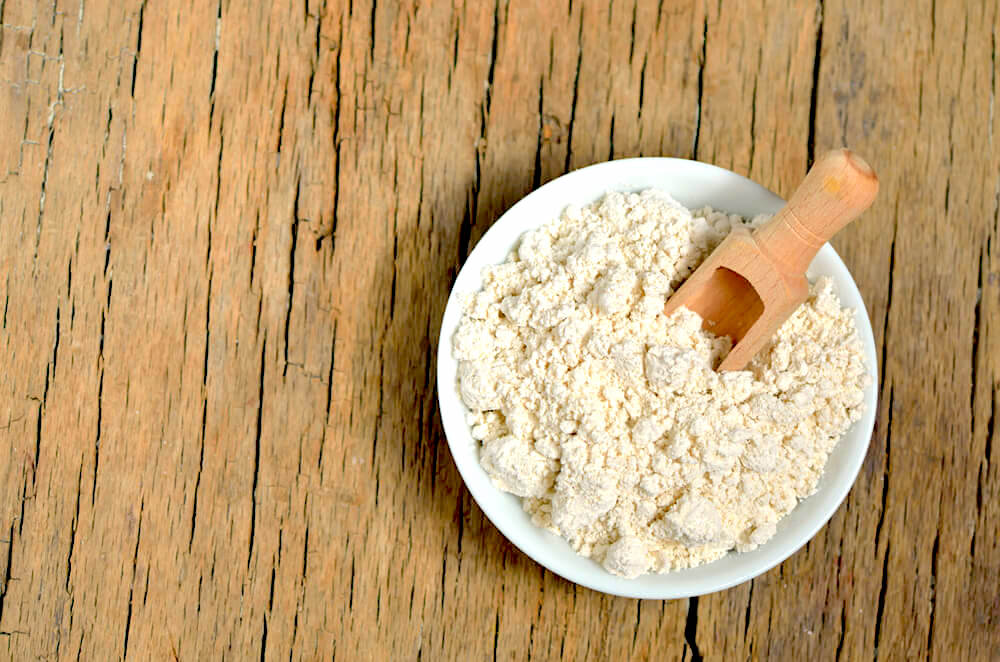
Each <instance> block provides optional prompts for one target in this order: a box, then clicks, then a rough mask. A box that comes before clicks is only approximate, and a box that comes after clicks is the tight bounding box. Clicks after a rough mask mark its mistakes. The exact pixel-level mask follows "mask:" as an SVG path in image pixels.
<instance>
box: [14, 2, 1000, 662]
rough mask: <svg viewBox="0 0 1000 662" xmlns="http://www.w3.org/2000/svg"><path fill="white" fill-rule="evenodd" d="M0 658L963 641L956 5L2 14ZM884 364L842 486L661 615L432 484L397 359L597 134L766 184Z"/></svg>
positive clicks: (428, 400) (687, 655) (224, 5)
mask: <svg viewBox="0 0 1000 662" xmlns="http://www.w3.org/2000/svg"><path fill="white" fill-rule="evenodd" d="M0 23H2V28H0V74H2V86H0V87H2V93H0V117H2V118H3V122H2V123H0V287H2V299H3V303H2V306H3V313H2V331H0V347H2V352H3V353H2V356H3V358H4V361H5V366H4V370H3V372H2V374H0V658H2V659H12V660H32V659H67V658H69V659H83V660H112V659H118V658H127V659H134V660H146V659H180V660H202V659H233V660H243V659H266V660H272V659H286V658H289V659H292V660H313V659H332V658H336V659H338V660H355V659H376V660H385V659H393V660H395V659H425V660H442V659H469V660H482V659H500V660H508V659H517V660H521V659H528V658H532V659H540V660H541V659H567V660H570V659H584V658H586V657H593V658H594V659H627V658H629V657H637V658H638V657H645V656H651V655H656V656H657V657H658V658H659V659H686V660H690V659H700V658H704V659H713V660H715V659H744V658H747V659H797V660H812V659H842V660H859V659H872V658H874V657H878V658H880V659H885V660H893V659H904V658H906V659H913V658H917V659H922V658H925V657H926V658H930V659H936V660H952V659H977V660H986V659H990V658H992V659H997V656H998V655H1000V541H998V536H1000V475H998V466H1000V444H997V443H995V441H996V440H995V435H996V430H995V417H994V408H995V407H996V406H997V405H998V402H997V392H996V391H997V383H998V378H1000V326H998V324H1000V255H998V253H997V245H998V244H997V242H998V241H1000V237H998V216H997V210H998V202H1000V197H998V190H1000V144H998V138H997V134H998V132H1000V119H998V116H997V113H996V112H995V109H994V104H995V92H996V86H997V66H998V55H997V28H998V26H1000V18H998V16H997V7H996V4H995V3H991V2H968V3H961V2H933V0H922V1H918V2H916V3H914V2H909V1H905V2H904V1H903V0H890V1H888V2H885V3H873V2H862V1H861V0H825V1H823V2H818V3H817V2H801V3H799V2H775V1H774V0H771V1H770V2H765V1H763V0H760V1H757V2H745V3H744V2H740V3H735V2H734V3H729V2H725V3H715V2H707V3H706V2H699V1H693V2H667V3H662V2H660V3H658V2H654V1H647V0H633V1H628V0H625V1H622V2H619V1H617V0H612V2H610V3H609V2H600V3H597V2H583V1H581V0H577V1H575V2H569V0H563V1H557V2H546V3H537V4H535V3H528V2H509V3H508V2H499V3H498V4H496V5H494V4H484V3H480V2H464V3H454V4H453V3H448V2H433V3H432V2H422V3H390V2H384V3H383V2H379V3H378V4H377V5H373V4H372V3H371V2H369V1H364V0H356V1H354V2H336V1H328V2H324V1H320V0H309V1H308V2H303V1H302V0H297V1H294V2H292V1H289V2H274V3H271V2H237V1H233V0H224V1H221V0H220V2H208V1H206V2H201V1H198V2H194V1H189V2H186V3H185V2H180V1H179V0H175V1H166V0H154V1H150V2H148V3H147V2H144V1H141V0H57V1H55V2H51V1H42V0H39V1H38V2H37V3H33V2H31V1H30V0H0ZM841 144H846V145H849V146H851V147H853V148H854V149H856V150H858V151H859V152H860V153H861V154H863V155H865V156H866V157H867V158H869V159H870V161H871V162H872V163H873V165H874V166H875V167H876V169H877V170H878V172H879V174H880V176H881V182H882V193H881V196H880V198H879V200H878V201H877V202H876V204H875V207H874V208H873V210H872V211H871V212H870V213H869V214H868V215H867V216H866V217H865V219H864V220H863V221H862V222H860V223H857V224H854V225H853V226H852V227H850V228H848V229H847V230H846V231H845V232H844V233H843V234H842V235H841V236H839V237H838V238H837V239H836V241H835V244H836V246H837V248H838V249H839V250H840V251H841V252H842V254H843V256H844V257H845V260H846V261H847V262H848V265H849V266H850V267H851V269H852V270H853V272H854V274H855V277H856V279H857V280H858V283H859V285H860V287H861V289H862V292H863V294H864V296H865V300H866V301H867V302H868V308H869V313H870V314H871V317H872V321H873V324H874V327H875V329H876V336H877V342H878V343H879V345H880V361H881V369H882V374H883V381H882V385H881V389H880V398H879V399H880V411H879V422H878V426H877V430H876V433H875V436H874V438H873V440H872V446H871V451H870V453H869V456H868V458H867V460H866V462H865V464H864V467H863V469H862V472H861V475H860V477H859V480H858V482H857V484H856V485H855V487H854V489H853V490H852V492H851V494H850V497H849V498H848V500H847V502H846V505H845V506H843V507H842V508H841V509H840V510H839V511H838V512H837V514H836V515H835V517H834V518H833V520H832V521H831V522H830V524H829V525H828V526H826V527H825V528H824V529H822V531H821V532H820V533H819V534H818V536H817V537H816V538H815V539H814V540H813V541H812V542H811V543H809V545H808V546H807V547H806V548H805V549H803V550H802V551H800V552H799V553H797V554H796V555H794V556H793V557H792V558H790V559H789V560H788V561H786V562H785V563H784V564H782V565H781V566H779V567H778V568H776V569H774V570H772V571H771V572H769V573H767V574H765V575H763V576H762V577H760V578H758V579H756V580H754V581H753V582H751V583H747V584H744V585H742V586H739V587H736V588H734V589H731V590H729V591H725V592H722V593H719V594H715V595H711V596H707V597H703V598H701V599H695V600H690V601H674V602H655V601H644V602H640V601H636V600H626V599H620V598H612V597H608V596H604V595H600V594H597V593H594V592H591V591H589V590H586V589H582V588H577V587H575V586H573V585H571V584H569V583H568V582H566V581H563V580H562V579H559V578H558V577H555V576H553V575H552V574H550V573H548V572H546V571H544V570H542V569H541V567H540V566H538V565H536V564H535V563H534V562H532V561H531V560H529V559H528V558H526V557H525V556H524V555H523V554H521V553H520V552H519V551H518V550H516V549H515V548H513V547H512V546H511V545H510V544H509V543H507V542H506V541H505V539H504V538H503V537H502V536H501V535H500V534H499V533H498V532H497V531H496V530H495V529H494V528H493V527H492V525H490V524H489V522H487V521H486V520H485V518H484V517H483V515H482V513H481V512H480V511H479V510H478V508H477V507H476V506H475V504H474V503H473V502H472V500H471V498H470V497H469V495H468V493H467V492H466V491H465V489H464V488H463V486H462V484H461V480H460V478H459V476H458V473H457V471H456V470H455V468H454V465H453V464H452V461H451V458H450V456H449V454H448V450H447V446H446V443H445V440H444V438H443V433H442V430H441V426H440V422H439V419H438V415H437V411H436V400H435V388H436V386H437V385H436V384H435V379H434V370H433V361H434V358H435V351H436V349H435V344H436V338H437V333H438V329H439V322H440V316H441V313H442V310H443V306H444V302H445V298H446V295H447V292H448V289H449V287H450V284H451V281H452V279H453V277H454V275H455V273H456V271H457V269H458V267H459V265H460V264H461V262H462V260H463V258H464V256H465V255H466V254H467V253H468V250H469V247H470V246H471V245H474V243H475V241H476V240H477V239H478V237H480V236H481V235H482V233H483V232H484V231H485V229H486V228H488V227H489V225H490V224H491V223H492V222H493V221H494V220H495V219H496V218H497V217H498V215H499V214H500V213H501V212H502V211H503V210H504V209H505V208H506V207H508V206H509V205H510V204H512V203H513V202H514V201H515V200H517V199H518V198H519V197H521V196H522V195H524V194H525V193H527V192H528V191H530V190H532V189H533V188H534V187H536V186H538V185H539V184H541V183H543V182H545V181H547V180H549V179H551V178H553V177H556V176H558V175H560V174H562V173H563V172H565V171H567V170H569V169H573V168H577V167H580V166H583V165H586V164H589V163H593V162H597V161H602V160H606V159H608V158H617V157H625V156H634V155H674V156H683V157H696V158H699V159H702V160H706V161H710V162H713V163H717V164H719V165H722V166H724V167H728V168H732V169H734V170H736V171H738V172H740V173H745V174H747V175H749V176H750V177H752V178H754V179H756V180H758V181H760V182H762V183H763V184H764V185H766V186H768V187H770V188H772V189H774V190H776V191H778V192H781V193H784V194H787V193H788V192H790V191H791V189H792V188H793V187H794V185H795V184H796V183H797V182H798V180H799V179H800V178H801V176H802V175H803V174H804V172H805V171H806V167H807V165H808V163H809V162H810V160H811V159H812V157H813V155H814V154H817V153H820V152H821V151H822V150H824V149H827V148H829V147H834V146H838V145H841Z"/></svg>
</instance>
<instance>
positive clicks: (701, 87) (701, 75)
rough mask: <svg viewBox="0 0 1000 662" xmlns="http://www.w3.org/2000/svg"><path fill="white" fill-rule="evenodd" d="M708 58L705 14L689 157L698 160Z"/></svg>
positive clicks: (706, 17) (706, 18) (706, 19)
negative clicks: (692, 137) (696, 100)
mask: <svg viewBox="0 0 1000 662" xmlns="http://www.w3.org/2000/svg"><path fill="white" fill-rule="evenodd" d="M707 59H708V14H706V15H705V20H704V24H703V25H702V31H701V54H700V55H699V56H698V102H697V104H696V105H695V111H694V144H693V145H692V146H691V159H692V160H693V161H697V160H698V141H699V140H700V138H701V115H702V102H703V101H704V98H705V63H706V61H707Z"/></svg>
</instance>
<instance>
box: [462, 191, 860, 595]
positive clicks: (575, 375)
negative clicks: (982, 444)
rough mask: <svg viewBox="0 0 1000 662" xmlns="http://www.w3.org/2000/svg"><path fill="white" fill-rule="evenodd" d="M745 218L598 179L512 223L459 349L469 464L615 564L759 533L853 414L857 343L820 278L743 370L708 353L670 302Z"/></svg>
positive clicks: (687, 558)
mask: <svg viewBox="0 0 1000 662" xmlns="http://www.w3.org/2000/svg"><path fill="white" fill-rule="evenodd" d="M757 220H758V221H759V220H762V219H757ZM743 222H744V221H743V219H741V218H739V217H737V216H729V215H727V214H723V213H720V212H716V211H713V210H711V209H702V210H698V211H695V212H691V211H689V210H687V209H685V208H684V207H682V206H681V205H680V204H678V203H677V202H676V201H674V200H673V199H672V198H670V196H668V195H667V194H665V193H663V192H659V191H645V192H643V193H641V194H638V195H637V194H619V193H609V194H608V195H607V196H606V197H605V198H604V199H602V200H601V201H599V202H597V203H595V204H593V205H591V206H588V207H585V208H579V207H571V208H568V209H566V210H565V212H564V213H563V215H562V216H561V217H560V218H559V219H558V220H557V221H555V222H552V223H549V224H548V225H546V226H544V227H542V228H540V229H538V230H535V231H533V232H529V233H527V234H525V235H524V237H522V239H521V242H520V245H519V247H518V248H517V250H516V252H515V253H513V254H511V255H510V256H509V258H508V260H507V261H506V262H504V263H503V264H500V265H496V266H493V267H489V268H487V269H486V270H485V271H484V273H483V282H484V287H483V290H482V291H480V292H478V293H476V294H474V295H472V296H470V297H468V299H467V300H466V302H465V313H464V316H463V318H462V321H461V323H460V325H459V327H458V330H457V331H456V333H455V336H454V355H455V357H456V358H458V359H459V370H458V386H459V390H460V393H461V397H462V400H463V401H464V402H465V404H466V405H467V406H468V407H469V410H470V413H469V416H468V418H469V423H470V425H471V426H472V434H473V436H474V437H475V438H476V439H478V440H480V441H481V442H482V450H481V463H482V466H483V467H484V468H485V470H486V471H487V473H488V474H489V475H490V476H491V478H492V479H493V482H494V484H496V485H497V487H499V488H500V489H503V490H506V491H508V492H512V493H514V494H516V495H518V496H521V497H523V503H524V508H525V510H526V511H527V512H528V513H530V514H531V515H532V519H533V521H534V522H535V523H536V524H537V525H539V526H542V527H545V528H548V529H550V530H552V531H554V532H556V533H558V534H559V535H561V536H563V537H564V538H566V540H568V541H569V543H570V544H571V545H572V546H573V548H574V549H576V550H577V551H578V552H579V553H580V554H583V555H585V556H589V557H592V558H594V559H595V560H597V561H598V562H601V563H603V564H604V567H605V568H606V569H607V570H608V571H610V572H612V573H614V574H617V575H622V576H625V577H635V576H637V575H639V574H642V573H644V572H666V571H669V570H673V569H676V568H685V567H690V566H694V565H698V564H701V563H705V562H708V561H712V560H715V559H718V558H719V557H721V556H723V555H724V554H725V553H726V552H727V551H728V550H731V549H734V548H735V549H736V550H738V551H745V550H750V549H754V548H755V547H757V546H758V545H760V544H761V543H763V542H765V541H766V540H767V539H768V538H770V537H771V536H772V535H774V532H775V524H776V523H777V522H778V520H779V519H781V518H782V517H783V516H784V515H786V514H787V513H788V512H789V511H790V510H791V509H792V508H794V507H795V505H796V503H797V502H798V500H799V499H802V498H804V497H806V496H808V495H809V494H811V493H812V492H813V491H814V490H815V488H816V482H817V480H818V479H819V477H820V474H821V473H822V471H823V467H824V465H825V464H826V460H827V456H828V455H829V453H830V450H831V449H832V448H833V446H834V445H835V444H836V443H837V440H838V439H839V438H840V436H841V435H842V434H843V433H844V432H845V431H846V429H847V428H848V426H849V425H850V424H851V423H852V422H853V421H855V420H857V419H858V418H859V416H860V415H861V411H862V408H863V403H862V397H863V389H864V387H865V386H866V384H867V381H868V379H869V377H868V374H867V370H866V367H865V363H864V359H863V356H862V350H861V343H860V341H859V338H858V334H857V329H856V328H855V324H854V315H853V313H852V312H851V311H850V310H845V309H843V308H842V307H841V305H840V302H839V300H838V299H837V296H836V294H835V293H834V292H833V290H832V285H831V283H830V281H829V280H826V279H820V281H819V282H818V283H816V284H815V285H814V286H813V288H812V293H811V296H810V299H809V300H808V301H807V302H806V303H805V304H803V305H802V306H800V307H799V309H798V310H797V311H796V312H795V314H794V315H793V316H792V317H791V318H790V319H789V320H788V321H787V322H786V323H785V324H784V325H783V326H782V327H781V328H780V329H779V330H778V332H777V334H776V335H775V337H774V338H773V339H772V341H771V343H770V344H769V345H768V346H767V347H765V349H764V350H762V351H761V352H760V353H759V354H758V356H757V357H756V358H755V359H754V360H753V361H752V362H751V363H750V365H749V367H748V369H747V370H744V371H739V372H725V373H716V372H715V371H714V366H716V365H717V364H718V363H719V361H720V360H721V359H722V357H724V356H725V355H726V353H727V352H728V351H729V348H730V342H729V340H728V339H727V338H717V337H715V336H713V335H711V334H709V333H707V332H705V331H702V330H701V319H700V318H699V317H698V316H697V315H696V314H695V313H692V312H690V311H688V310H686V309H681V310H680V311H678V312H677V313H676V314H675V315H673V316H672V317H670V318H667V317H666V316H664V315H663V304H664V301H665V300H666V298H667V297H669V296H670V294H671V293H672V292H673V291H674V289H675V288H676V287H677V286H678V285H679V284H680V283H681V282H682V281H683V280H684V278H686V277H687V276H688V275H690V274H691V272H692V271H694V269H695V268H696V267H697V266H698V264H699V263H700V262H701V261H702V260H703V259H704V258H705V257H707V255H708V253H710V252H711V251H712V249H714V248H715V246H717V245H718V244H719V242H720V241H722V239H723V238H724V237H725V236H726V234H728V232H729V231H730V229H731V228H732V227H733V226H735V225H738V224H740V223H743Z"/></svg>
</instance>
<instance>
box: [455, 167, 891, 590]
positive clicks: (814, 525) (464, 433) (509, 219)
mask: <svg viewBox="0 0 1000 662" xmlns="http://www.w3.org/2000/svg"><path fill="white" fill-rule="evenodd" d="M647 188H657V189H661V190H665V191H667V192H669V193H670V194H671V195H672V196H674V198H676V199H677V200H678V201H679V202H681V203H682V204H684V205H685V206H687V207H689V208H692V209H694V208H698V207H702V206H705V205H710V206H712V207H714V208H716V209H720V210H725V211H728V212H732V213H737V214H741V215H743V216H754V215H756V214H765V213H766V214H773V213H775V212H777V211H778V210H779V209H780V208H781V207H782V206H783V204H784V202H783V201H782V200H781V198H779V197H778V196H776V195H774V194H773V193H771V192H770V191H768V190H767V189H765V188H763V187H762V186H760V185H758V184H756V183H754V182H752V181H750V180H749V179H746V178H745V177H741V176H740V175H737V174H736V173H733V172H730V171H729V170H724V169H722V168H718V167H715V166H712V165H708V164H706V163H699V162H697V161H687V160H684V159H670V158H639V159H622V160H619V161H609V162H607V163H599V164H597V165H593V166H590V167H587V168H582V169H580V170H576V171H574V172H571V173H569V174H566V175H563V176H562V177H559V178H558V179H555V180H553V181H551V182H549V183H548V184H546V185H545V186H542V187H541V188H539V189H538V190H537V191H534V192H533V193H531V194H530V195H528V196H526V197H525V198H524V199H523V200H521V201H520V202H518V203H517V204H515V205H514V206H513V207H511V208H510V209H509V210H508V211H507V213H505V214H504V215H503V216H501V217H500V220H498V221H497V222H496V223H495V224H494V225H493V227H492V228H490V230H489V231H488V232H487V233H486V234H485V235H484V236H483V238H482V239H481V240H480V241H479V243H478V244H477V245H476V248H475V250H473V251H472V253H471V254H470V255H469V259H468V260H466V262H465V264H464V265H463V266H462V270H461V271H460V272H459V274H458V278H457V279H456V280H455V286H454V287H453V288H452V291H451V296H450V297H449V298H448V306H447V308H445V312H444V319H443V321H442V323H441V338H440V340H439V342H438V399H439V402H440V406H441V420H442V422H443V423H444V430H445V435H446V436H447V438H448V445H449V446H450V447H451V454H452V456H453V457H454V458H455V464H456V465H458V470H459V472H460V473H461V474H462V479H463V480H464V481H465V484H466V486H467V487H468V488H469V491H470V492H471V493H472V497H473V498H474V499H475V500H476V503H478V504H479V507H480V508H482V509H483V512H484V513H486V516H487V517H489V518H490V521H492V522H493V524H494V525H496V527H497V528H498V529H500V531H501V532H502V533H503V534H504V535H505V536H507V538H508V539H509V540H510V541H511V542H512V543H514V544H515V545H517V546H518V547H519V548H520V549H521V551H523V552H524V553H525V554H527V555H528V556H530V557H531V558H533V559H535V560H536V561H538V562H539V563H541V564H542V565H543V566H545V567H546V568H548V569H549V570H551V571H552V572H554V573H556V574H558V575H561V576H563V577H565V578H566V579H568V580H570V581H573V582H576V583H577V584H581V585H583V586H587V587H589V588H592V589H594V590H597V591H603V592H605V593H611V594H614V595H621V596H626V597H631V598H656V599H673V598H684V597H690V596H695V595H703V594H705V593H711V592H713V591H719V590H721V589H725V588H729V587H731V586H735V585H736V584H740V583H742V582H745V581H748V580H750V579H752V578H753V577H756V576H757V575H760V574H762V573H764V572H766V571H767V570H769V569H771V568H773V567H774V566H776V565H777V564H779V563H781V562H782V561H784V560H785V559H786V558H788V557H789V556H791V555H792V554H793V553H794V552H795V551H796V550H798V549H799V548H800V547H802V545H804V544H805V543H806V542H808V541H809V539H810V538H812V537H813V536H814V535H815V534H816V532H817V531H818V530H819V529H820V527H822V526H823V525H824V524H826V522H827V521H828V520H829V519H830V517H831V516H833V513H834V511H835V510H836V509H837V507H838V506H839V505H840V503H841V502H842V501H843V500H844V497H846V496H847V492H848V491H849V490H850V489H851V485H852V484H853V483H854V479H855V478H856V477H857V474H858V470H859V469H860V468H861V462H862V461H863V460H864V457H865V453H866V452H867V450H868V442H869V440H870V439H871V434H872V429H873V427H874V425H875V410H876V405H877V396H876V393H877V383H878V375H877V368H876V358H875V342H874V339H873V337H872V328H871V322H870V321H869V319H868V314H867V313H866V311H865V305H864V301H863V300H862V299H861V293H860V292H858V287H857V285H856V284H855V283H854V279H852V278H851V274H850V272H849V271H848V270H847V267H846V266H845V265H844V263H843V261H841V259H840V257H839V256H838V255H837V253H836V252H835V251H834V250H833V248H832V247H831V246H830V245H829V244H827V245H825V246H823V248H822V249H821V250H820V251H819V254H818V255H817V256H816V259H815V260H813V262H812V265H811V266H810V269H809V276H810V277H811V278H814V277H816V276H820V275H826V276H829V277H831V278H832V279H833V282H834V284H835V285H836V291H837V293H838V295H839V296H840V300H841V302H842V303H843V304H844V305H845V306H848V307H851V308H854V309H855V311H856V316H857V324H858V331H859V332H860V336H861V342H862V344H863V345H864V353H865V360H866V361H867V363H868V366H869V368H870V372H871V375H872V383H871V385H870V386H869V387H868V388H867V390H866V391H865V412H864V414H863V416H862V417H861V420H859V421H858V422H856V423H855V424H854V425H852V426H851V428H850V429H849V430H848V431H847V433H846V434H845V435H844V436H843V437H842V438H841V439H840V441H839V443H838V444H837V445H836V447H835V448H834V450H833V452H832V453H831V454H830V459H829V460H828V461H827V464H826V470H825V471H824V473H823V476H822V478H821V479H820V481H819V486H818V488H817V490H816V493H815V494H813V495H812V496H810V497H809V498H808V499H805V500H803V501H802V502H800V503H799V504H798V505H797V506H796V507H795V509H794V510H792V512H791V513H789V514H788V515H787V516H786V517H785V518H783V519H782V520H781V521H780V522H779V523H778V530H777V533H776V534H775V535H774V537H773V538H771V539H770V540H769V541H768V542H767V543H765V544H763V545H761V546H760V547H758V548H757V549H756V550H754V551H752V552H744V553H736V552H730V553H729V554H727V555H726V556H725V557H723V558H721V559H719V560H718V561H714V562H712V563H708V564H705V565H701V566H698V567H696V568H688V569H685V570H677V571H674V572H669V573H666V574H647V575H642V576H640V577H637V578H635V579H624V578H622V577H617V576H615V575H612V574H610V573H608V572H607V571H606V570H604V568H603V567H601V566H600V565H599V564H598V563H596V562H595V561H592V560H591V559H588V558H584V557H582V556H580V555H578V554H577V553H576V552H574V551H573V549H572V548H571V547H570V546H569V544H568V543H567V542H566V541H565V540H563V539H562V538H560V537H559V536H557V535H555V534H553V533H551V532H549V531H545V530H543V529H541V528H538V527H537V526H535V525H534V524H532V523H531V519H530V517H529V516H528V515H527V514H526V513H525V512H524V510H522V508H521V499H520V498H519V497H516V496H514V495H512V494H508V493H506V492H503V491H501V490H499V489H497V488H496V487H494V486H493V484H492V483H491V482H490V479H489V476H487V474H486V472H485V471H484V470H483V468H482V466H480V464H479V443H478V442H477V441H476V440H475V439H473V438H472V434H471V432H470V430H469V426H468V425H467V424H466V422H465V416H466V411H467V410H466V408H465V405H464V404H463V403H462V401H461V399H460V397H459V394H458V388H457V382H456V370H457V368H458V362H457V361H456V360H455V358H454V357H453V356H452V335H453V334H454V333H455V329H456V327H457V326H458V323H459V320H460V319H461V316H462V310H461V306H460V305H459V303H458V296H459V295H460V294H465V293H471V292H476V291H478V290H479V289H481V287H482V280H481V277H480V274H481V272H482V269H483V267H485V266H487V265H492V264H498V263H500V262H503V261H504V260H505V259H506V258H507V255H508V253H509V252H510V251H511V250H512V248H513V247H514V246H515V245H516V244H517V241H518V239H519V238H520V237H521V235H522V234H523V233H524V232H526V231H527V230H531V229H533V228H536V227H538V226H540V225H543V224H545V223H547V222H549V221H551V220H553V219H555V218H557V217H558V216H559V214H560V213H561V212H562V210H563V208H565V207H566V206H567V205H569V204H577V205H584V204H587V203H590V202H593V201H594V200H596V199H598V198H600V197H601V196H602V195H604V193H606V192H608V191H630V192H634V191H641V190H643V189H647Z"/></svg>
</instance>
